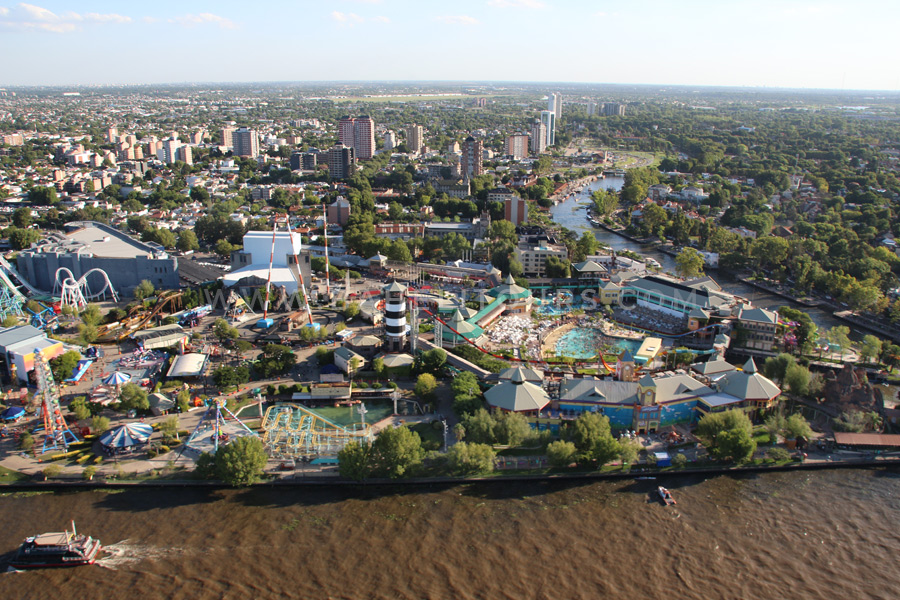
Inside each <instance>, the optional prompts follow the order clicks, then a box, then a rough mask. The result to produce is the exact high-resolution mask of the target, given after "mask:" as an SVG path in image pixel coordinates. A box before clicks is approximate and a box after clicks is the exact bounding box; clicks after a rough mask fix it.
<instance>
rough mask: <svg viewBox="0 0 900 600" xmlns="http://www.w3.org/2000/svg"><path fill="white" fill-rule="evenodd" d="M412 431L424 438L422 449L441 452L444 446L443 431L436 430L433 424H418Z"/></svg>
mask: <svg viewBox="0 0 900 600" xmlns="http://www.w3.org/2000/svg"><path fill="white" fill-rule="evenodd" d="M410 429H411V430H412V431H415V432H416V433H418V434H419V437H420V438H422V447H423V448H425V450H440V449H441V446H443V445H444V434H443V431H441V430H439V429H435V428H434V425H432V424H431V423H416V424H415V425H413V426H412V427H410ZM448 435H449V433H448Z"/></svg>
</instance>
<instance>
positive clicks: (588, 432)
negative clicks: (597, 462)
mask: <svg viewBox="0 0 900 600" xmlns="http://www.w3.org/2000/svg"><path fill="white" fill-rule="evenodd" d="M606 435H611V433H610V427H609V419H608V418H607V417H605V416H603V415H601V414H600V413H596V412H583V413H581V414H580V415H578V418H577V419H575V422H574V425H573V429H572V441H573V442H575V447H576V448H578V450H579V451H580V452H590V450H591V449H592V448H593V447H594V444H596V443H597V440H599V439H600V438H601V437H603V436H606Z"/></svg>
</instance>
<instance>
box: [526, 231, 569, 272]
mask: <svg viewBox="0 0 900 600" xmlns="http://www.w3.org/2000/svg"><path fill="white" fill-rule="evenodd" d="M551 256H555V257H556V258H558V259H560V260H565V259H566V258H568V256H569V253H568V250H567V249H566V247H565V245H563V244H557V243H556V242H555V240H553V239H552V238H549V237H547V236H546V235H537V236H522V237H521V238H520V239H519V245H518V246H516V258H517V259H518V260H519V262H520V263H522V274H523V275H524V276H525V277H545V276H546V272H547V271H546V269H547V259H548V258H549V257H551Z"/></svg>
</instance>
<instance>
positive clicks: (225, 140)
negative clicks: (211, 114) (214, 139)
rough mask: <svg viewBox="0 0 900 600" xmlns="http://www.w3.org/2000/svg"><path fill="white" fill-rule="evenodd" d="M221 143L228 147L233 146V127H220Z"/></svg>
mask: <svg viewBox="0 0 900 600" xmlns="http://www.w3.org/2000/svg"><path fill="white" fill-rule="evenodd" d="M222 145H223V146H227V147H229V148H231V147H233V146H234V127H223V128H222Z"/></svg>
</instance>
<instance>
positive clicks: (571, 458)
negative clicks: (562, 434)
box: [547, 440, 578, 467]
mask: <svg viewBox="0 0 900 600" xmlns="http://www.w3.org/2000/svg"><path fill="white" fill-rule="evenodd" d="M577 452H578V450H577V449H576V448H575V444H573V443H572V442H566V441H564V440H559V441H556V442H550V444H548V445H547V459H548V460H549V461H550V464H551V465H553V466H554V467H568V466H569V465H571V464H572V463H573V462H575V454H576V453H577Z"/></svg>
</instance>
